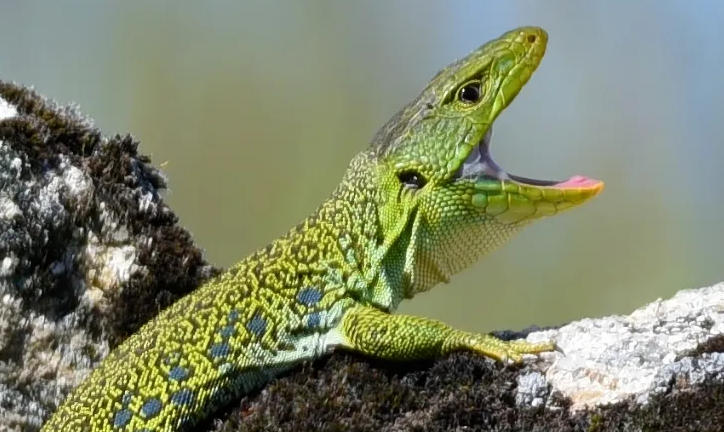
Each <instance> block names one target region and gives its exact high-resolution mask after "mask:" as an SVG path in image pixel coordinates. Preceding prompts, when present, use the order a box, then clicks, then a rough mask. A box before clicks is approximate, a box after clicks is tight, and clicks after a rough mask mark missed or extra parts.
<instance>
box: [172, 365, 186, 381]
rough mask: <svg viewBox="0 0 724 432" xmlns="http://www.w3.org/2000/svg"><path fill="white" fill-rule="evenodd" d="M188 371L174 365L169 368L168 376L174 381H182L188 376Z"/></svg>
mask: <svg viewBox="0 0 724 432" xmlns="http://www.w3.org/2000/svg"><path fill="white" fill-rule="evenodd" d="M188 376H189V371H188V370H187V369H186V368H184V367H181V366H176V367H175V368H173V369H171V371H169V373H168V377H169V378H171V379H172V380H174V381H182V380H185V379H186V378H188Z"/></svg>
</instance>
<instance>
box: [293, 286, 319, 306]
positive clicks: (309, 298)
mask: <svg viewBox="0 0 724 432" xmlns="http://www.w3.org/2000/svg"><path fill="white" fill-rule="evenodd" d="M320 300H322V291H320V290H318V289H316V288H302V289H301V290H299V292H298V293H297V301H298V302H299V303H301V304H303V305H304V306H313V305H315V304H317V303H319V301H320Z"/></svg>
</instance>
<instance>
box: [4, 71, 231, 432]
mask: <svg viewBox="0 0 724 432" xmlns="http://www.w3.org/2000/svg"><path fill="white" fill-rule="evenodd" d="M136 148H137V142H136V141H134V140H133V138H132V137H130V136H115V137H105V136H102V134H101V133H100V132H99V131H97V130H96V129H94V127H93V124H92V121H91V120H90V119H88V118H86V117H84V116H82V115H81V114H80V112H79V111H78V110H77V109H76V107H74V106H72V105H71V106H68V107H64V106H60V105H57V104H56V103H54V102H53V101H49V100H45V99H44V98H42V97H41V96H39V95H36V94H34V93H32V92H31V91H29V90H28V89H24V88H22V87H21V86H17V85H14V84H10V83H5V82H2V81H0V431H2V430H23V431H33V430H37V428H38V427H39V425H40V424H41V422H42V420H43V419H44V418H45V417H47V416H48V415H49V413H50V411H52V410H53V409H54V407H55V406H56V405H57V403H58V402H59V401H60V400H62V398H63V397H64V396H65V395H66V394H67V393H68V391H69V390H70V389H71V388H72V387H74V386H75V385H77V384H78V383H79V382H80V380H82V379H83V378H84V377H85V376H86V375H87V373H88V372H89V371H90V370H91V368H92V367H93V366H94V365H95V364H96V363H97V362H98V360H100V359H102V358H103V357H104V356H105V355H106V354H108V352H109V349H110V347H111V346H113V345H115V344H116V343H117V342H118V341H119V340H120V339H121V338H122V337H124V336H125V335H126V334H128V333H130V332H133V331H135V329H137V328H138V327H139V326H140V324H142V323H143V322H145V321H146V320H147V319H148V318H149V317H150V315H152V314H153V313H155V311H156V310H157V308H160V307H164V306H166V305H168V304H170V302H171V301H173V300H174V299H175V298H178V297H179V296H180V295H183V294H184V293H186V292H188V291H190V290H192V289H193V288H195V287H196V286H197V285H198V283H199V282H200V281H201V280H204V279H206V278H208V277H210V276H211V275H212V274H213V273H215V272H216V271H217V270H216V269H214V268H213V267H211V266H210V265H208V264H207V263H205V262H204V260H203V258H202V256H201V251H200V250H199V249H198V248H196V247H195V246H194V245H193V243H192V242H191V238H190V235H189V234H188V233H186V232H185V231H184V230H182V229H180V228H178V227H177V226H176V222H177V219H176V216H175V215H174V214H173V212H172V211H171V210H170V209H169V208H168V207H167V206H166V205H165V204H164V203H163V201H162V199H161V197H160V196H159V192H160V191H161V190H162V189H163V188H164V187H165V179H164V178H163V177H162V175H161V173H160V172H159V171H158V170H157V169H155V168H153V167H151V166H150V165H149V164H148V162H149V161H148V158H146V157H145V156H143V155H139V154H138V153H137V152H136ZM169 250H171V251H172V253H168V251H169ZM139 308H140V309H139ZM149 312H150V313H149Z"/></svg>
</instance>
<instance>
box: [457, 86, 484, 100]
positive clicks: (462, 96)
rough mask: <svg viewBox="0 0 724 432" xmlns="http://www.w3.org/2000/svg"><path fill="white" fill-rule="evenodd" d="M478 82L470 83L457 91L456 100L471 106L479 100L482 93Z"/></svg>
mask: <svg viewBox="0 0 724 432" xmlns="http://www.w3.org/2000/svg"><path fill="white" fill-rule="evenodd" d="M480 84H481V83H480V81H471V82H469V83H467V84H465V85H464V86H462V87H460V90H458V99H459V100H460V102H463V103H466V104H473V103H475V102H477V101H479V100H480V98H481V96H482V95H483V91H482V88H481V85H480Z"/></svg>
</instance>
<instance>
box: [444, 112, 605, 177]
mask: <svg viewBox="0 0 724 432" xmlns="http://www.w3.org/2000/svg"><path fill="white" fill-rule="evenodd" d="M492 137H493V126H492V125H491V126H490V127H489V128H488V131H487V132H486V133H485V136H483V139H482V140H480V143H479V144H478V145H476V146H475V147H474V148H473V149H472V150H471V151H470V154H469V155H468V157H467V159H466V160H465V162H464V163H463V164H462V166H461V167H460V170H459V171H458V173H457V174H458V175H457V177H478V178H488V179H495V180H500V181H503V182H504V181H508V182H513V183H518V184H521V185H525V186H533V187H536V188H543V189H549V188H552V189H576V190H601V189H602V188H603V182H602V181H600V180H596V179H593V178H590V177H586V176H582V175H574V176H572V177H571V178H569V179H567V180H562V181H560V180H541V179H534V178H528V177H523V176H518V175H515V174H511V173H509V172H507V171H505V170H504V169H503V168H501V167H500V165H498V164H497V163H496V162H495V161H494V160H493V157H492V156H491V155H490V142H491V139H492Z"/></svg>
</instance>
